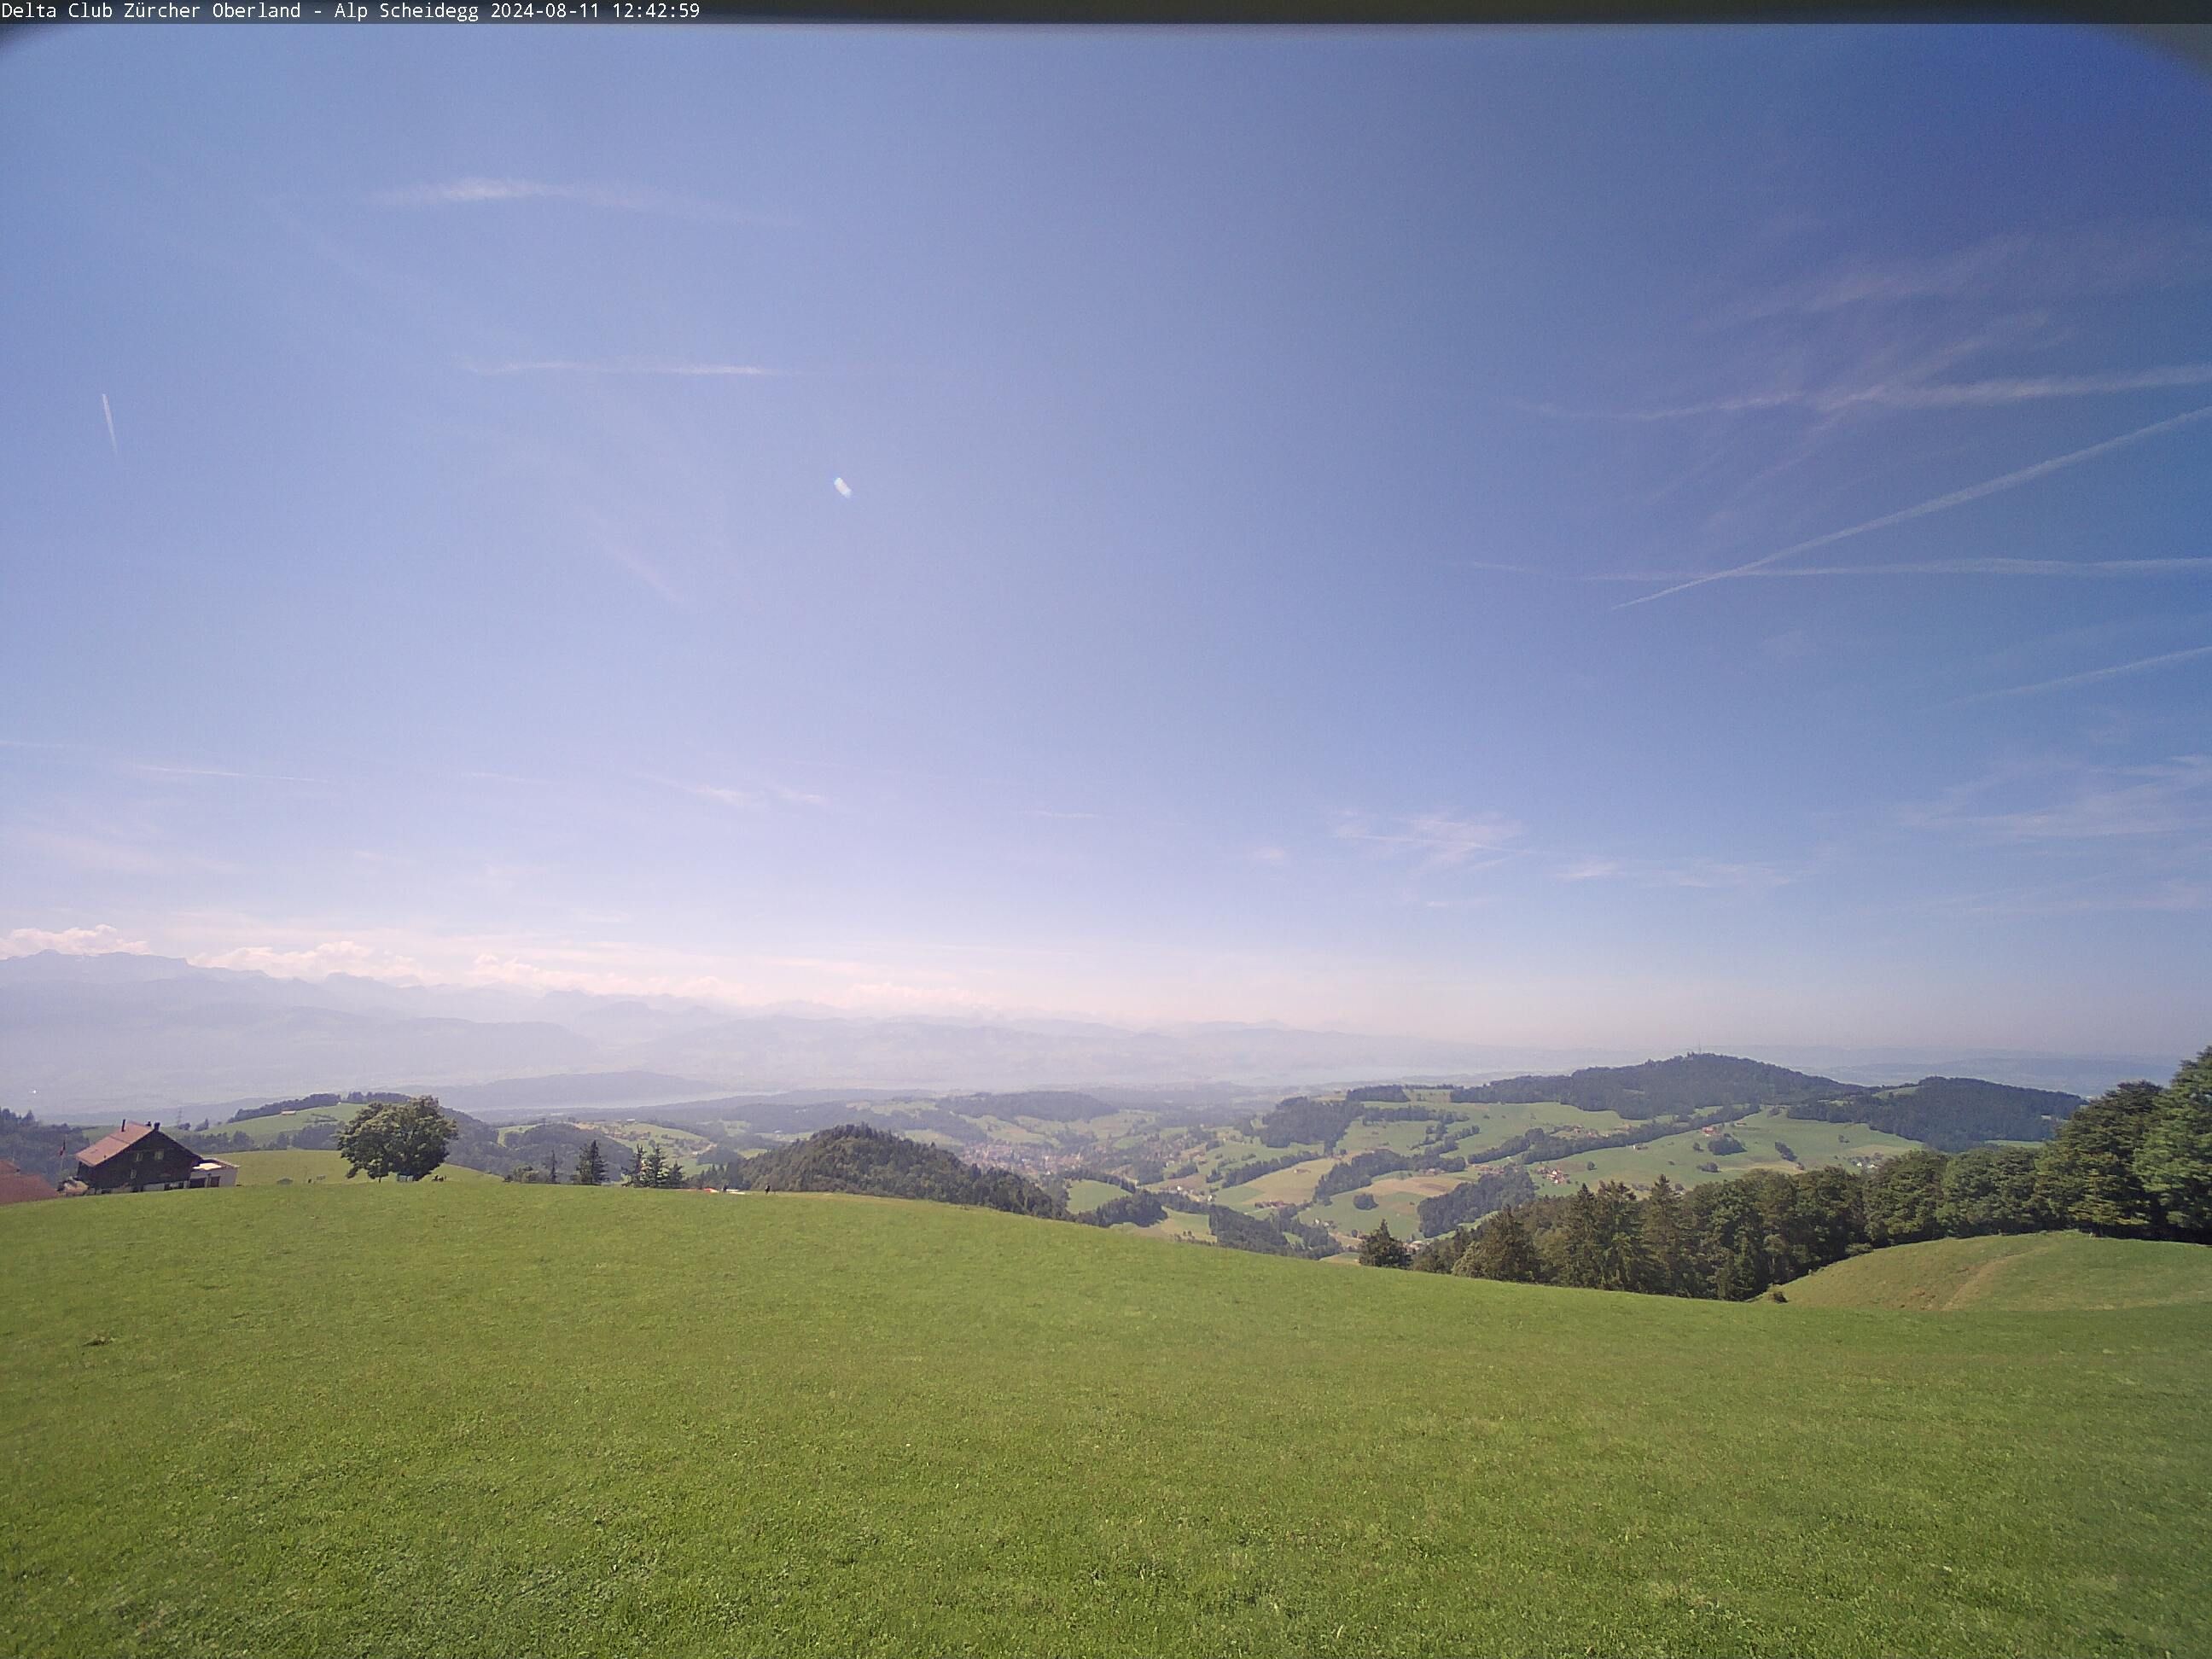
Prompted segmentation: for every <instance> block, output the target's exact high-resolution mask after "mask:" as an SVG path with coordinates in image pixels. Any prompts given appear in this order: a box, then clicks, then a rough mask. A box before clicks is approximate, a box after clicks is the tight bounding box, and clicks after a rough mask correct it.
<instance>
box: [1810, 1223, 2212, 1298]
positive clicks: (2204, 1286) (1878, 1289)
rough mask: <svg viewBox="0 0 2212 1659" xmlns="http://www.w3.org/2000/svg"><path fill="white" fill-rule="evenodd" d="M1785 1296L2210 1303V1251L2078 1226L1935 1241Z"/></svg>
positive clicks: (1856, 1263) (1847, 1268) (1877, 1255)
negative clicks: (2092, 1232) (2102, 1234)
mask: <svg viewBox="0 0 2212 1659" xmlns="http://www.w3.org/2000/svg"><path fill="white" fill-rule="evenodd" d="M1787 1294H1788V1296H1789V1297H1790V1301H1792V1302H1793V1303H1798V1304H1802V1305H1804V1306H1806V1307H1811V1308H1902V1309H1917V1310H1938V1311H1942V1312H1955V1311H1958V1310H1964V1309H1975V1310H1983V1311H1987V1312H2010V1313H2028V1312H2046V1311H2051V1310H2079V1309H2111V1308H2148V1307H2166V1306H2176V1305H2183V1304H2212V1249H2205V1248H2204V1247H2203V1245H2201V1244H2159V1243H2150V1242H2149V1241H2148V1240H2144V1239H2128V1238H2092V1237H2089V1236H2088V1235H2087V1234H2086V1233H2028V1234H2025V1235H2022V1236H2021V1237H2011V1238H1938V1239H1931V1240H1930V1241H1929V1242H1928V1243H1925V1244H1900V1245H1898V1246H1897V1247H1895V1248H1894V1249H1887V1250H1875V1251H1872V1252H1870V1253H1869V1254H1868V1255H1863V1256H1858V1257H1856V1258H1854V1259H1853V1260H1851V1261H1838V1263H1836V1265H1835V1266H1834V1267H1823V1268H1822V1269H1821V1270H1820V1272H1819V1273H1808V1274H1807V1275H1806V1276H1805V1277H1804V1278H1803V1279H1799V1280H1798V1281H1797V1282H1796V1283H1795V1284H1793V1285H1790V1287H1789V1290H1788V1291H1787Z"/></svg>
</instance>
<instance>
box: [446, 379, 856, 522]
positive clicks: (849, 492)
mask: <svg viewBox="0 0 2212 1659" xmlns="http://www.w3.org/2000/svg"><path fill="white" fill-rule="evenodd" d="M461 367H462V368H464V369H465V370H467V371H468V372H469V373H470V374H482V375H485V376H499V375H507V374H603V375H624V376H631V377H638V378H650V379H667V380H781V379H783V378H784V377H785V375H786V374H787V371H786V370H783V369H781V368H763V366H762V365H760V364H758V363H722V362H684V361H681V360H661V361H643V360H638V359H631V358H615V359H611V360H609V361H607V362H588V361H586V360H583V359H579V358H572V357H540V358H526V359H520V360H517V361H513V362H489V363H487V362H474V361H470V362H464V363H462V365H461ZM846 493H847V494H848V495H850V494H851V493H852V492H851V491H849V490H848V491H847V492H846Z"/></svg>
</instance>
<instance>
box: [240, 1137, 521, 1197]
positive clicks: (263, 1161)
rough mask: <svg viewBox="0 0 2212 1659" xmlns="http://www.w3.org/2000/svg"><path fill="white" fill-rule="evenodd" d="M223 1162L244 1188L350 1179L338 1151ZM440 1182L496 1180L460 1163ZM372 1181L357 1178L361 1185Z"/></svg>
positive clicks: (288, 1150)
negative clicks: (233, 1166) (235, 1169)
mask: <svg viewBox="0 0 2212 1659" xmlns="http://www.w3.org/2000/svg"><path fill="white" fill-rule="evenodd" d="M222 1161H223V1162H224V1163H226V1164H236V1165H237V1166H238V1184H239V1185H240V1186H241V1187H273V1186H276V1184H278V1183H279V1182H292V1183H293V1184H294V1185H295V1186H297V1185H305V1184H306V1183H307V1182H310V1181H338V1182H342V1181H343V1180H344V1179H345V1178H346V1162H345V1159H344V1158H342V1157H340V1156H339V1155H338V1154H337V1153H336V1152H302V1151H301V1149H300V1148H298V1147H296V1146H288V1147H284V1148H283V1149H282V1150H280V1151H277V1152H224V1153H222ZM432 1179H433V1180H437V1181H496V1180H498V1179H499V1177H498V1176H495V1175H487V1174H485V1173H484V1171H483V1170H471V1169H467V1168H465V1167H464V1166H462V1165H461V1164H440V1165H439V1166H438V1169H437V1172H436V1174H435V1175H434V1176H432ZM366 1180H368V1177H367V1176H355V1177H354V1184H355V1185H356V1186H358V1185H360V1184H361V1183H362V1182H364V1181H366Z"/></svg>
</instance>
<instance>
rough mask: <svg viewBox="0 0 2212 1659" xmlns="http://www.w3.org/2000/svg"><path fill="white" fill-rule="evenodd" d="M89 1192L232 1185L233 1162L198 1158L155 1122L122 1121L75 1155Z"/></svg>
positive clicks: (162, 1190)
mask: <svg viewBox="0 0 2212 1659" xmlns="http://www.w3.org/2000/svg"><path fill="white" fill-rule="evenodd" d="M76 1178H77V1181H78V1182H80V1183H81V1184H82V1187H83V1188H84V1190H85V1191H86V1192H88V1193H165V1192H167V1191H168V1190H169V1189H170V1188H173V1187H235V1186H236V1185H238V1166H237V1165H236V1164H225V1163H223V1162H222V1161H221V1160H220V1159H217V1158H202V1157H201V1156H200V1155H199V1154H198V1153H197V1152H194V1151H192V1149H191V1147H189V1146H185V1145H184V1144H183V1143H181V1142H179V1141H176V1140H173V1139H170V1138H169V1137H168V1136H167V1135H165V1134H163V1133H161V1125H160V1124H158V1123H125V1125H124V1126H123V1127H121V1128H119V1129H118V1130H117V1131H116V1132H115V1133H113V1134H112V1135H108V1136H106V1137H105V1138H104V1139H100V1140H96V1141H94V1142H93V1144H92V1145H91V1146H88V1147H86V1148H85V1149H84V1150H83V1151H82V1152H79V1153H78V1154H77V1155H76Z"/></svg>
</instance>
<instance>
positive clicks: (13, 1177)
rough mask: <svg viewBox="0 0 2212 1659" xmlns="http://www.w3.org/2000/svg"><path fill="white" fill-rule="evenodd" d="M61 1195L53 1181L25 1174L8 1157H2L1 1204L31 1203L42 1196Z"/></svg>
mask: <svg viewBox="0 0 2212 1659" xmlns="http://www.w3.org/2000/svg"><path fill="white" fill-rule="evenodd" d="M60 1196H61V1194H59V1193H58V1192H56V1191H55V1190H54V1188H53V1183H52V1182H47V1181H41V1180H40V1179H39V1177H38V1176H34V1175H25V1174H24V1173H23V1172H22V1171H21V1170H19V1169H17V1168H16V1167H15V1165H14V1164H10V1163H9V1161H8V1160H7V1159H6V1158H0V1204H30V1203H33V1202H35V1201H37V1200H40V1199H42V1198H59V1197H60Z"/></svg>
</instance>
